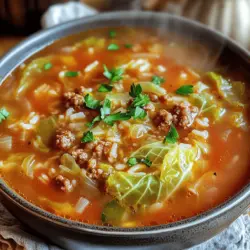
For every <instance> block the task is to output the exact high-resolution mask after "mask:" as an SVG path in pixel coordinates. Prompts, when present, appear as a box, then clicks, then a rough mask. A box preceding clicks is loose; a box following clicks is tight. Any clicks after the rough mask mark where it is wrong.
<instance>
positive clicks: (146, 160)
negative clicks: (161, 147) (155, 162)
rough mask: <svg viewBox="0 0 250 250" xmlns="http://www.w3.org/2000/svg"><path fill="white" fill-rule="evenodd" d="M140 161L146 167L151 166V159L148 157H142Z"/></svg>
mask: <svg viewBox="0 0 250 250" xmlns="http://www.w3.org/2000/svg"><path fill="white" fill-rule="evenodd" d="M141 163H144V164H145V165H146V166H147V167H151V165H152V161H150V160H149V158H148V157H146V158H142V159H141Z"/></svg>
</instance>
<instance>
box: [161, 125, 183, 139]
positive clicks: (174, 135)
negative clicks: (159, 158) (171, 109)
mask: <svg viewBox="0 0 250 250" xmlns="http://www.w3.org/2000/svg"><path fill="white" fill-rule="evenodd" d="M178 138H179V134H178V132H177V130H176V128H175V126H174V125H173V124H172V125H171V126H170V129H169V131H168V134H167V135H166V137H165V138H164V141H163V142H164V143H166V142H167V143H170V144H174V143H176V142H177V140H178Z"/></svg>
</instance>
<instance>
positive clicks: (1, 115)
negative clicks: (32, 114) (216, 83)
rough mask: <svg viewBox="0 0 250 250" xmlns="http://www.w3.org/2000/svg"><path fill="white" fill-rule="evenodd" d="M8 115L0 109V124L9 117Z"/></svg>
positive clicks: (4, 110)
mask: <svg viewBox="0 0 250 250" xmlns="http://www.w3.org/2000/svg"><path fill="white" fill-rule="evenodd" d="M9 115H10V113H9V112H8V111H7V110H6V109H5V108H1V109H0V123H1V122H2V121H4V120H6V119H7V118H8V117H9Z"/></svg>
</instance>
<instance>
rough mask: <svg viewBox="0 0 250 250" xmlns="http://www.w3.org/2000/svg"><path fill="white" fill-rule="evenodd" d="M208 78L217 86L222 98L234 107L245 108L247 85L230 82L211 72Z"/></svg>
mask: <svg viewBox="0 0 250 250" xmlns="http://www.w3.org/2000/svg"><path fill="white" fill-rule="evenodd" d="M207 77H208V78H209V79H210V80H212V82H213V83H215V84H216V87H217V89H218V91H219V93H220V95H221V96H222V97H224V99H225V100H226V101H227V102H228V103H230V104H231V105H233V106H236V107H243V106H244V102H245V98H246V97H245V84H244V83H243V82H229V81H228V80H226V79H225V78H223V77H222V76H221V75H218V74H216V73H214V72H209V73H208V74H207Z"/></svg>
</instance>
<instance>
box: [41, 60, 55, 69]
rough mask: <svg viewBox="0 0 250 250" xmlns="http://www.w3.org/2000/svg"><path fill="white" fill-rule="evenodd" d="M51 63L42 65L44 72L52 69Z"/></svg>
mask: <svg viewBox="0 0 250 250" xmlns="http://www.w3.org/2000/svg"><path fill="white" fill-rule="evenodd" d="M52 66H53V65H52V63H51V62H48V63H45V64H44V65H43V69H44V70H49V69H51V68H52Z"/></svg>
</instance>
